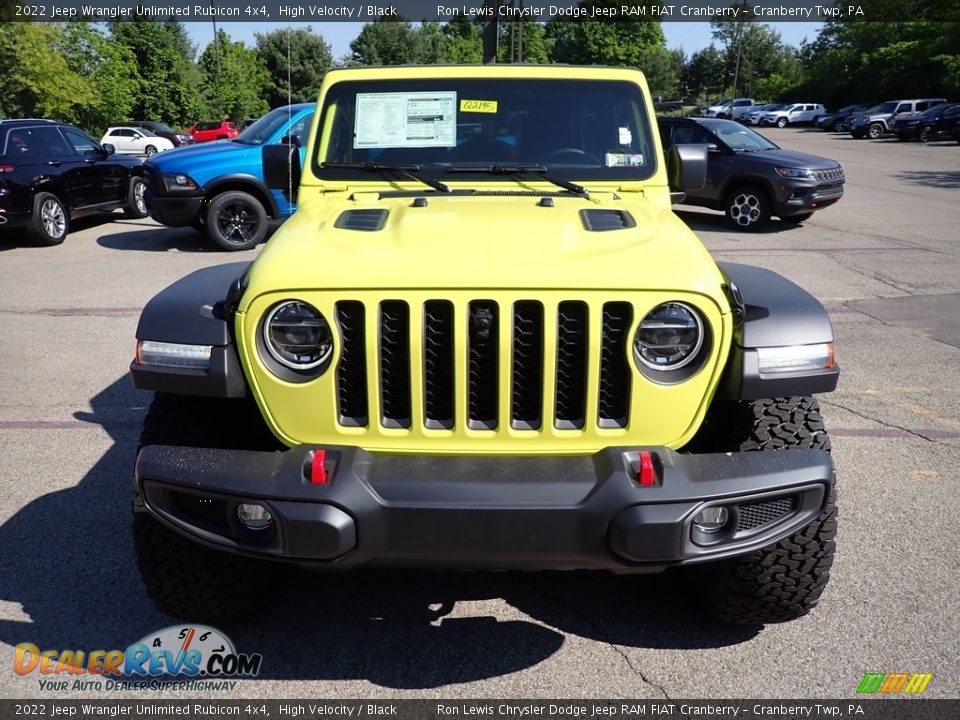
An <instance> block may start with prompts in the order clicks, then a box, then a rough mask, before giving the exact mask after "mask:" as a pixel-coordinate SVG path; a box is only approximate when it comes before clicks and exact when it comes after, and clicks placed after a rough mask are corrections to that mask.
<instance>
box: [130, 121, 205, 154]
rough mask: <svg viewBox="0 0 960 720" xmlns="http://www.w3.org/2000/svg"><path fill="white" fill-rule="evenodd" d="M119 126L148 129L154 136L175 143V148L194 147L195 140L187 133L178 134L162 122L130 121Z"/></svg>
mask: <svg viewBox="0 0 960 720" xmlns="http://www.w3.org/2000/svg"><path fill="white" fill-rule="evenodd" d="M116 124H117V125H123V126H126V127H142V128H146V129H147V130H149V131H150V132H152V133H153V134H154V135H159V136H160V137H162V138H166V139H167V140H169V141H170V142H172V143H173V146H174V147H180V146H181V145H193V138H192V137H190V136H189V135H187V133H178V132H177V131H176V130H174V129H173V128H171V127H170V126H169V125H167V124H166V123H162V122H153V121H152V120H130V121H124V122H120V123H116Z"/></svg>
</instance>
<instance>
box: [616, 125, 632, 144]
mask: <svg viewBox="0 0 960 720" xmlns="http://www.w3.org/2000/svg"><path fill="white" fill-rule="evenodd" d="M619 134H620V144H621V145H630V144H632V143H633V133H632V132H630V128H628V127H621V128H619Z"/></svg>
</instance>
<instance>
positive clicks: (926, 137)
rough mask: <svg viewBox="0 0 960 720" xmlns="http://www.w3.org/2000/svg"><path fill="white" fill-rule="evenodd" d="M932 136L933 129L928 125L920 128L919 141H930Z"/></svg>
mask: <svg viewBox="0 0 960 720" xmlns="http://www.w3.org/2000/svg"><path fill="white" fill-rule="evenodd" d="M932 137H933V129H932V128H931V127H930V126H929V125H927V126H926V127H922V128H920V142H930V140H931V138H932Z"/></svg>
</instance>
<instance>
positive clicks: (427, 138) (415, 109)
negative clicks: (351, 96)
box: [353, 92, 457, 150]
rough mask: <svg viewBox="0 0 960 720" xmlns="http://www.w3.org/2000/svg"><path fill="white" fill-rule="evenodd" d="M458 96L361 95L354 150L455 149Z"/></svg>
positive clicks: (430, 94) (449, 94) (425, 93)
mask: <svg viewBox="0 0 960 720" xmlns="http://www.w3.org/2000/svg"><path fill="white" fill-rule="evenodd" d="M456 144H457V93H456V92H411V93H358V94H357V111H356V121H355V123H354V133H353V147H354V149H355V150H361V149H363V148H404V147H453V146H454V145H456Z"/></svg>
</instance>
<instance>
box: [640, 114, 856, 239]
mask: <svg viewBox="0 0 960 720" xmlns="http://www.w3.org/2000/svg"><path fill="white" fill-rule="evenodd" d="M659 123H660V137H661V139H662V141H663V147H664V150H669V149H670V148H671V147H672V146H674V145H681V144H687V143H693V144H705V145H707V146H708V149H709V153H708V163H707V182H706V184H705V185H704V186H703V189H702V190H688V191H687V193H686V199H685V200H684V202H685V203H687V204H690V205H701V206H703V207H708V208H711V209H713V210H723V211H724V212H725V213H726V216H727V220H728V221H729V222H730V224H731V225H733V227H735V228H736V229H738V230H758V229H760V228H762V227H763V226H764V225H765V224H766V223H767V222H768V221H769V220H770V217H771V215H776V216H778V217H779V218H780V219H781V220H782V221H784V222H788V223H799V222H803V221H804V220H806V219H808V218H809V217H810V216H811V215H813V213H814V211H815V210H820V209H822V208H825V207H827V206H828V205H833V204H834V203H835V202H837V200H839V199H840V198H841V197H842V196H843V183H844V175H843V168H841V167H840V163H838V162H837V161H836V160H828V159H827V158H822V157H819V156H817V155H807V154H806V153H799V152H794V151H793V150H784V149H783V148H781V147H779V146H778V145H775V144H773V143H772V142H770V141H769V140H767V139H766V138H765V137H763V135H760V134H759V133H757V132H754V131H753V130H751V129H750V128H748V127H744V126H743V125H740V124H738V123H735V122H733V121H731V120H716V119H713V118H697V119H693V118H660V119H659Z"/></svg>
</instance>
